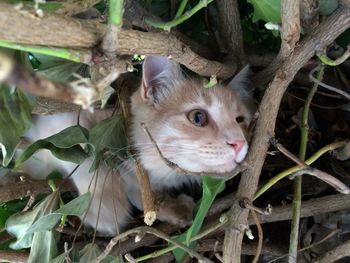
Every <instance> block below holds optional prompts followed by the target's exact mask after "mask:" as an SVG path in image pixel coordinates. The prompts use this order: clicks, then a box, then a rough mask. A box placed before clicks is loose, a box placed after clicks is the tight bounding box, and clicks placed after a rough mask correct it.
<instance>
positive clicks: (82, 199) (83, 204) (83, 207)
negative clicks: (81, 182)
mask: <svg viewBox="0 0 350 263" xmlns="http://www.w3.org/2000/svg"><path fill="white" fill-rule="evenodd" d="M90 200H91V193H90V192H87V193H85V194H83V195H80V196H78V197H77V198H75V199H73V200H72V201H70V202H69V203H67V204H65V205H64V206H63V207H61V208H60V209H58V210H56V211H54V212H52V213H50V214H47V215H45V216H42V217H41V218H39V219H38V220H37V221H36V222H35V223H34V224H33V225H31V226H30V228H29V229H28V230H27V234H30V233H35V232H40V231H45V230H52V229H53V228H54V227H55V226H56V224H57V223H58V221H59V220H60V218H61V217H62V216H64V215H75V216H82V215H83V213H84V212H86V211H87V209H88V207H89V203H90Z"/></svg>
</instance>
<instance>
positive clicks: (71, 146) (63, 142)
mask: <svg viewBox="0 0 350 263" xmlns="http://www.w3.org/2000/svg"><path fill="white" fill-rule="evenodd" d="M87 137H88V130H87V129H85V128H84V127H81V126H78V125H76V126H71V127H68V128H66V129H64V130H63V131H61V132H59V133H56V134H54V135H52V136H50V137H48V138H46V139H43V140H38V141H36V142H34V143H33V144H31V145H30V146H28V147H27V149H25V150H24V152H23V153H22V154H21V155H20V156H19V157H18V158H17V160H16V164H15V167H16V168H18V167H19V166H20V165H21V164H23V163H24V162H25V161H27V160H28V159H29V158H30V157H31V156H32V155H33V154H34V153H36V152H37V151H38V150H40V149H47V150H49V151H51V153H52V154H53V155H55V156H56V157H57V158H58V159H61V160H65V161H69V162H73V163H76V164H81V163H82V162H83V161H84V160H85V159H86V158H87V157H88V154H87V153H86V152H85V151H84V150H83V149H82V148H81V146H80V144H81V143H87V142H88V139H87Z"/></svg>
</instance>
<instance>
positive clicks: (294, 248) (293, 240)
mask: <svg viewBox="0 0 350 263" xmlns="http://www.w3.org/2000/svg"><path fill="white" fill-rule="evenodd" d="M323 73H324V65H323V64H322V65H321V67H320V69H319V72H318V76H317V79H318V80H321V79H322V78H323ZM317 87H318V84H317V83H314V85H313V86H312V88H311V90H310V92H309V94H308V96H307V99H306V101H305V105H304V109H303V116H302V123H301V127H300V132H301V134H300V147H299V159H300V160H301V161H302V162H303V161H305V156H306V150H307V142H308V137H309V126H308V117H309V109H310V105H311V101H312V98H313V96H314V95H315V93H316V91H317ZM301 187H302V176H298V177H296V178H295V181H294V197H293V203H292V225H291V233H290V239H289V255H288V262H289V263H294V262H297V257H298V245H299V220H300V206H301V199H302V188H301Z"/></svg>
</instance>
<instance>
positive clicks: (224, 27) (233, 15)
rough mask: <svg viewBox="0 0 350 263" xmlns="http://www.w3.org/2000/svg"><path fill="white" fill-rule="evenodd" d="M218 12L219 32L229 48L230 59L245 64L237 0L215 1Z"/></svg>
mask: <svg viewBox="0 0 350 263" xmlns="http://www.w3.org/2000/svg"><path fill="white" fill-rule="evenodd" d="M217 6H218V9H219V12H220V33H221V35H222V36H223V40H224V41H223V42H224V43H225V44H226V46H227V48H228V50H229V58H230V61H235V62H236V63H238V64H239V65H240V66H242V65H244V64H245V57H244V49H243V34H242V28H241V19H240V16H239V11H238V1H237V0H221V1H218V2H217Z"/></svg>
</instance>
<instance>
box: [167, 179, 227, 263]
mask: <svg viewBox="0 0 350 263" xmlns="http://www.w3.org/2000/svg"><path fill="white" fill-rule="evenodd" d="M202 186H203V193H202V199H201V200H200V204H199V208H198V211H197V213H196V216H195V218H194V220H193V223H192V225H191V227H190V228H189V229H188V230H187V231H186V232H185V233H183V234H182V235H180V236H178V237H177V238H176V239H177V240H178V241H181V242H183V241H186V245H187V246H193V245H194V244H193V243H192V244H191V242H190V239H191V238H192V237H193V236H195V235H196V234H198V233H199V231H200V230H201V227H202V224H203V221H204V218H205V216H206V214H207V212H208V210H209V208H210V206H211V205H212V203H213V202H214V200H215V197H216V195H217V194H218V193H220V192H221V191H223V190H224V189H225V180H224V179H217V178H212V177H208V176H205V177H204V178H203V181H202ZM173 254H174V256H175V258H176V261H177V262H182V261H183V260H184V258H185V256H186V252H184V251H183V250H182V249H175V250H174V251H173Z"/></svg>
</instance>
